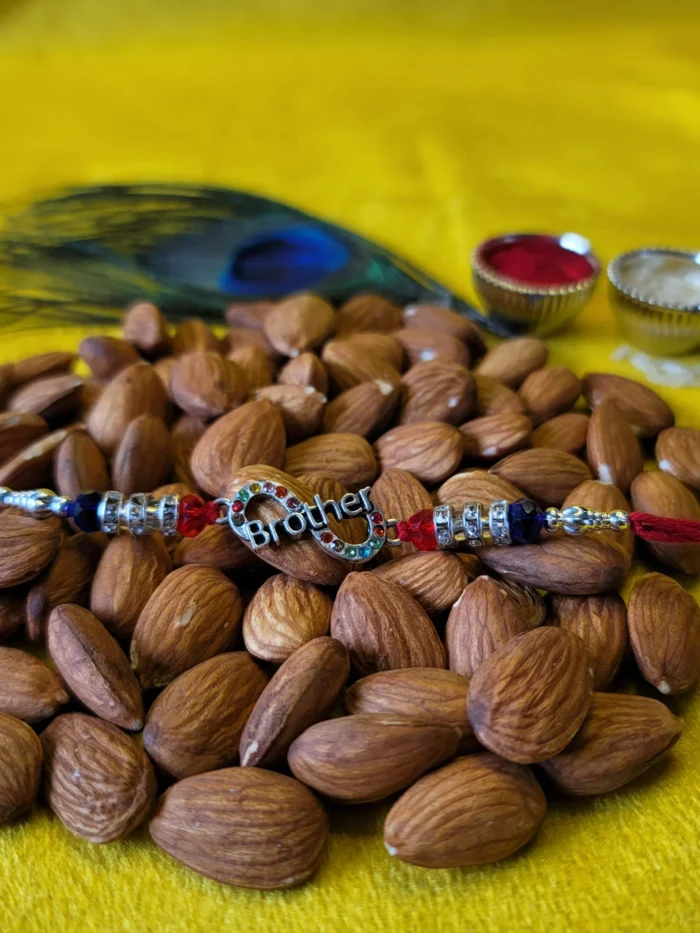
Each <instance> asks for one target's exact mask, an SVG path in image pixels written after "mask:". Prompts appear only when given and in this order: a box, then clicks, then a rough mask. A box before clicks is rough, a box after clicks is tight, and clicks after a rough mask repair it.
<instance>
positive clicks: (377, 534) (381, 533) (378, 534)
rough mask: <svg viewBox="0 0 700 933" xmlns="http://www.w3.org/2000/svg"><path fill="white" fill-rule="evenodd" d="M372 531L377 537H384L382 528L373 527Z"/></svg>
mask: <svg viewBox="0 0 700 933" xmlns="http://www.w3.org/2000/svg"><path fill="white" fill-rule="evenodd" d="M374 533H375V535H376V536H377V537H378V538H383V537H384V529H383V528H375V529H374Z"/></svg>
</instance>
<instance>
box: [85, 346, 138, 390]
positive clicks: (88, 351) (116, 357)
mask: <svg viewBox="0 0 700 933" xmlns="http://www.w3.org/2000/svg"><path fill="white" fill-rule="evenodd" d="M78 354H79V356H80V358H81V359H82V361H83V362H84V363H85V364H86V365H87V367H88V368H89V370H90V372H91V373H92V375H93V376H94V377H95V378H96V379H99V380H100V381H102V382H108V381H109V380H110V379H112V378H113V377H114V376H116V375H117V373H118V372H121V370H122V369H124V368H125V367H127V366H131V364H132V363H138V362H139V360H140V359H141V357H140V356H139V354H138V353H137V351H136V350H135V349H134V347H133V345H132V344H131V343H129V342H127V341H126V340H120V339H119V338H118V337H107V336H103V335H100V336H96V337H86V338H85V339H84V340H82V341H81V343H80V346H79V347H78Z"/></svg>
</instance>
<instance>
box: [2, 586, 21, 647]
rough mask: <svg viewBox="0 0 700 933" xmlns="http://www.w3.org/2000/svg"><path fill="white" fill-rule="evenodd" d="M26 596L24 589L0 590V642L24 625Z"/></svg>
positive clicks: (19, 587)
mask: <svg viewBox="0 0 700 933" xmlns="http://www.w3.org/2000/svg"><path fill="white" fill-rule="evenodd" d="M26 601H27V594H26V593H25V590H24V587H21V586H18V587H15V588H14V589H11V590H0V642H3V641H5V639H6V638H9V637H10V635H14V633H15V632H16V631H17V629H19V628H20V627H21V626H22V625H24V621H25V615H26V612H25V604H26Z"/></svg>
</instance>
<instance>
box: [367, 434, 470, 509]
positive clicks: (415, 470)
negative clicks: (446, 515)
mask: <svg viewBox="0 0 700 933" xmlns="http://www.w3.org/2000/svg"><path fill="white" fill-rule="evenodd" d="M374 449H375V452H376V454H377V459H378V460H379V464H380V468H381V471H382V472H384V471H385V470H390V469H398V470H406V472H407V473H411V474H413V476H415V478H416V479H418V480H420V481H421V482H422V483H429V484H431V483H439V482H441V481H442V480H444V479H446V478H447V477H448V476H450V475H451V474H452V473H454V471H455V470H456V469H457V467H458V466H459V464H460V462H461V460H462V435H461V434H460V433H459V431H458V430H457V428H454V427H452V425H449V424H442V423H441V422H439V421H426V422H423V423H422V424H405V425H401V426H400V427H398V428H392V429H391V431H387V433H386V434H382V436H381V437H380V438H379V440H378V441H377V442H376V444H375V445H374ZM392 517H393V516H392Z"/></svg>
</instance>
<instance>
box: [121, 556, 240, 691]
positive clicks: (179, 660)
mask: <svg viewBox="0 0 700 933" xmlns="http://www.w3.org/2000/svg"><path fill="white" fill-rule="evenodd" d="M242 614H243V604H242V600H241V597H240V594H239V592H238V589H237V587H236V586H235V585H234V584H233V583H231V581H230V580H228V579H227V578H226V577H225V576H224V575H223V573H221V571H220V570H216V569H215V568H213V567H200V566H192V565H189V566H187V567H180V568H179V569H178V570H174V571H173V572H172V573H171V574H169V575H168V576H167V577H166V578H165V580H163V582H162V583H161V584H160V586H159V587H158V588H157V589H156V590H155V592H154V593H153V595H152V596H151V598H150V599H149V600H148V602H147V603H146V605H145V607H144V609H143V611H142V612H141V615H140V616H139V619H138V622H137V623H136V628H135V629H134V634H133V638H132V641H131V664H132V667H133V668H134V670H135V671H136V673H137V676H138V678H139V680H140V682H141V686H142V687H143V688H144V689H145V688H148V687H164V686H165V685H166V684H169V683H170V681H171V680H174V679H175V678H176V677H177V676H178V674H182V673H183V672H184V671H186V670H189V668H191V667H194V666H195V664H199V663H200V661H206V660H208V659H209V658H212V657H214V655H216V654H220V653H221V652H222V651H224V650H225V649H226V648H227V647H228V646H229V645H230V644H231V643H232V642H233V641H234V639H235V638H236V635H237V634H238V632H239V630H240V623H241V616H242Z"/></svg>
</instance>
